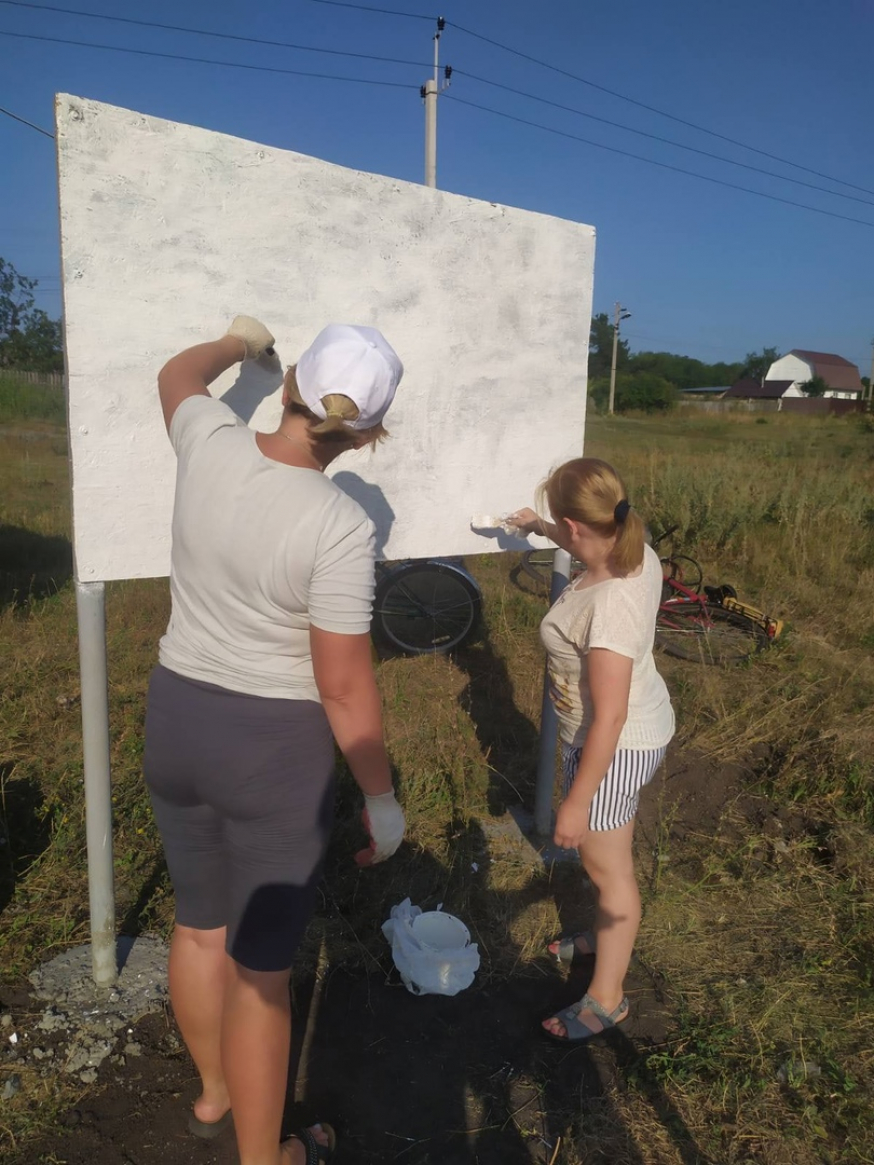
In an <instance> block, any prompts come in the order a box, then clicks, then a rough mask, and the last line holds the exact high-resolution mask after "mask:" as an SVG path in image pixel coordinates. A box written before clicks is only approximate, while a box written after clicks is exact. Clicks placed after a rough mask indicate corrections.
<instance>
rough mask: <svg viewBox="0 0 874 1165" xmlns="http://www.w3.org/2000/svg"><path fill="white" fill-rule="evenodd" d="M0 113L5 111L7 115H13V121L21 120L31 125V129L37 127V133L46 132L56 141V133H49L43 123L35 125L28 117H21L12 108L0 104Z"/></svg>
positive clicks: (47, 135)
mask: <svg viewBox="0 0 874 1165" xmlns="http://www.w3.org/2000/svg"><path fill="white" fill-rule="evenodd" d="M0 113H5V114H6V116H7V117H11V118H12V120H13V121H20V122H21V124H22V125H26V126H29V127H30V128H31V129H35V130H36V132H37V133H41V134H45V136H46V137H47V138H51V139H52V141H54V138H55V135H54V134H53V133H49V131H48V130H47V129H43V128H42V126H41V125H34V124H33V122H32V121H28V120H27V118H24V117H19V116H18V114H17V113H13V112H12V110H11V109H4V108H3V106H2V105H0Z"/></svg>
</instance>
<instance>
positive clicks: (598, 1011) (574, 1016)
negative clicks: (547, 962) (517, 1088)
mask: <svg viewBox="0 0 874 1165" xmlns="http://www.w3.org/2000/svg"><path fill="white" fill-rule="evenodd" d="M581 1011H591V1012H593V1013H594V1014H595V1015H597V1017H598V1019H600V1021H601V1023H602V1024H603V1025H604V1026H603V1027H602V1028H598V1029H597V1030H596V1031H593V1029H592V1028H590V1027H589V1026H588V1025H587V1024H585V1023H583V1022H582V1021H581V1020H580V1019H579V1014H580V1012H581ZM623 1011H624V1012H625V1013H626V1018H627V1013H628V996H627V995H623V996H622V998H621V999H620V1001H619V1006H618V1007H617V1008H616V1009H615V1010H614V1011H606V1010H605V1009H604V1008H603V1007H602V1006H601V1004H600V1003H599V1002H598V1000H597V999H593V998H592V996H591V995H589V993H588V992H586V994H585V995H584V996H583V998H582V999H581V1000H580V1001H579V1003H573V1004H571V1006H570V1007H566V1008H565V1009H564V1011H559V1012H558V1013H557V1014H556V1015H554V1016H553V1017H552V1018H553V1019H560V1020H561V1022H562V1023H563V1024H564V1030H565V1032H566V1033H567V1034H566V1035H563V1036H559V1035H556V1033H555V1032H551V1031H548V1030H547V1029H546V1028H545V1027H541V1029H540V1030H541V1031H542V1032H543V1034H544V1035H545V1036H547V1037H548V1038H549V1039H551V1040H555V1042H556V1043H559V1044H578V1043H582V1042H584V1041H585V1040H593V1039H595V1037H596V1036H603V1035H606V1033H607V1032H609V1031H611V1030H612V1029H613V1028H617V1027H619V1025H620V1024H621V1023H624V1022H625V1020H624V1019H622V1020H620V1019H619V1016H620V1015H622V1013H623ZM307 1165H309V1162H307Z"/></svg>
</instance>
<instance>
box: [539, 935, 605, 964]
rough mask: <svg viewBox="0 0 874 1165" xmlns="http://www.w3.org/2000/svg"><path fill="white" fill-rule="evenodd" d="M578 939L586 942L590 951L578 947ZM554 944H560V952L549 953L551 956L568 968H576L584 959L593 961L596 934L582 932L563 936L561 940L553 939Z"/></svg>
mask: <svg viewBox="0 0 874 1165" xmlns="http://www.w3.org/2000/svg"><path fill="white" fill-rule="evenodd" d="M578 938H581V939H582V940H583V941H584V942H585V944H586V946H587V947H588V948H589V949H588V951H581V950H580V948H579V947H578V946H577V939H578ZM553 942H557V943H558V950H557V951H549V954H551V955H552V957H553V958H554V959H555V960H556V961H557V962H559V963H561V964H562V965H563V966H566V967H575V966H577V964H578V963H581V962H582V960H583V959H591V958H592V956H593V955H594V954H595V932H594V931H593V930H580V931H578V932H577V933H576V934H569V935H563V936H562V937H561V938H558V939H553ZM550 945H551V944H550ZM547 949H548V948H547Z"/></svg>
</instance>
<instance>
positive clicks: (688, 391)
mask: <svg viewBox="0 0 874 1165" xmlns="http://www.w3.org/2000/svg"><path fill="white" fill-rule="evenodd" d="M678 392H681V393H682V394H683V396H687V397H691V398H692V399H693V400H695V399H696V398H697V397H700V398H701V399H702V400H719V399H720V397H723V396H725V394H726V393H727V392H728V385H727V384H721V385H719V387H718V388H712V387H707V388H681V389H678Z"/></svg>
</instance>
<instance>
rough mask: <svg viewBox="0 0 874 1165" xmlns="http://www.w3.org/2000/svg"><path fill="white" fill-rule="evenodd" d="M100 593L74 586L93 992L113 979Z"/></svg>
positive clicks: (95, 586) (94, 587) (92, 586)
mask: <svg viewBox="0 0 874 1165" xmlns="http://www.w3.org/2000/svg"><path fill="white" fill-rule="evenodd" d="M105 593H106V588H105V586H104V584H103V583H102V582H100V583H83V582H77V583H76V611H77V614H78V619H79V670H80V676H81V691H82V746H83V753H84V757H85V833H86V839H87V844H88V895H89V904H90V908H91V966H92V970H93V974H94V982H95V983H96V984H97V986H98V987H111V986H112V984H113V983H114V982H115V981H116V978H117V976H118V966H117V960H116V950H115V885H114V876H113V869H112V787H111V781H110V765H109V693H108V688H107V678H106V605H105Z"/></svg>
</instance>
